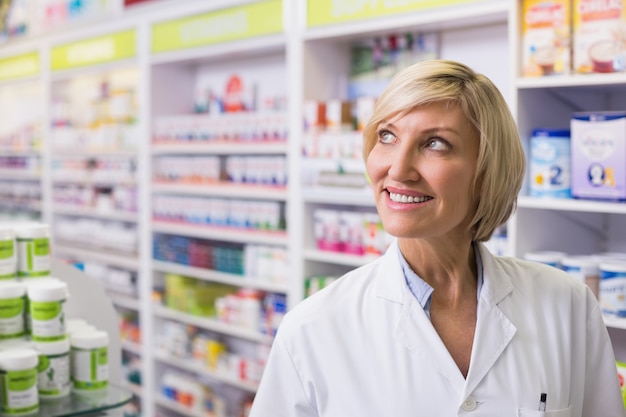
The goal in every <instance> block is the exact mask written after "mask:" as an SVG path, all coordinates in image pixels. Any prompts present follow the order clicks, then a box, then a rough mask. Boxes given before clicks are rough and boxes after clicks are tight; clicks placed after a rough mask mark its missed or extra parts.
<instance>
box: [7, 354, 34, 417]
mask: <svg viewBox="0 0 626 417" xmlns="http://www.w3.org/2000/svg"><path fill="white" fill-rule="evenodd" d="M38 362H39V355H38V354H37V352H36V351H35V350H34V349H9V350H4V351H1V352H0V392H2V399H1V401H0V414H2V415H5V416H20V415H24V414H31V413H35V412H37V411H38V410H39V395H38V393H37V363H38Z"/></svg>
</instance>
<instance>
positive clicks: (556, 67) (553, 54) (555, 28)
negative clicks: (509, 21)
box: [521, 0, 571, 77]
mask: <svg viewBox="0 0 626 417" xmlns="http://www.w3.org/2000/svg"><path fill="white" fill-rule="evenodd" d="M570 10H571V9H570V2H569V0H552V1H546V0H524V1H523V5H522V21H521V27H522V74H523V76H524V77H537V76H542V75H553V74H569V73H570V67H571V63H570V48H571V42H570V40H571V26H570V21H571V12H570Z"/></svg>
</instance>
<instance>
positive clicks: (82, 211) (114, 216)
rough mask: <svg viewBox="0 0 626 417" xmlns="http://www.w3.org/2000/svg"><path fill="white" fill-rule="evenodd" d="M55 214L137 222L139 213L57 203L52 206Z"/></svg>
mask: <svg viewBox="0 0 626 417" xmlns="http://www.w3.org/2000/svg"><path fill="white" fill-rule="evenodd" d="M52 212H53V213H54V214H63V215H69V216H81V217H93V218H97V219H103V220H119V221H123V222H136V221H137V218H138V213H133V212H124V211H115V210H111V211H108V210H100V209H96V208H89V207H76V206H70V205H61V204H55V205H54V206H53V207H52Z"/></svg>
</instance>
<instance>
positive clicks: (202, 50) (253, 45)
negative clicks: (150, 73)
mask: <svg viewBox="0 0 626 417" xmlns="http://www.w3.org/2000/svg"><path fill="white" fill-rule="evenodd" d="M286 43H287V40H286V39H285V36H284V35H282V34H279V35H269V36H263V37H258V38H247V39H245V40H244V41H232V42H227V43H221V44H213V45H210V46H206V47H199V48H189V49H185V50H180V51H174V52H165V53H160V54H159V55H158V56H152V57H151V58H150V60H151V64H152V65H158V64H167V63H172V62H173V63H179V62H183V61H198V60H201V61H207V60H210V59H223V58H224V57H226V56H230V57H233V56H237V55H239V56H241V55H245V56H254V55H266V54H271V53H275V52H279V51H283V50H284V49H285V47H286Z"/></svg>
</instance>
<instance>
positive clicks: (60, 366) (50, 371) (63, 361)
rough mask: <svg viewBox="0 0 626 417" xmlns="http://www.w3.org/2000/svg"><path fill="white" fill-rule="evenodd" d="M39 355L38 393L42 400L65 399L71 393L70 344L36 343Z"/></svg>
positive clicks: (58, 342)
mask: <svg viewBox="0 0 626 417" xmlns="http://www.w3.org/2000/svg"><path fill="white" fill-rule="evenodd" d="M35 350H36V351H37V352H38V353H39V364H38V366H37V372H38V377H37V391H38V393H39V397H40V398H59V397H65V396H66V395H68V394H69V393H70V386H71V385H70V342H69V340H68V339H64V340H59V341H57V342H46V343H35Z"/></svg>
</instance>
